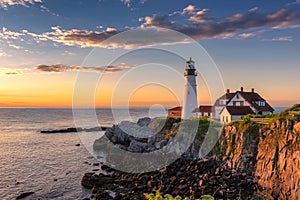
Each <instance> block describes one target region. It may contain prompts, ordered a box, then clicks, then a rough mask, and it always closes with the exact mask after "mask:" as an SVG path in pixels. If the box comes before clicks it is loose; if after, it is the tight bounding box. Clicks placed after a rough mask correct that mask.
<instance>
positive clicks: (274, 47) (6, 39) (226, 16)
mask: <svg viewBox="0 0 300 200" xmlns="http://www.w3.org/2000/svg"><path fill="white" fill-rule="evenodd" d="M299 22H300V2H299V1H295V0H277V1H273V0H263V1H262V0H261V1H258V0H249V1H234V0H227V1H223V0H201V1H199V0H197V1H192V0H185V1H183V0H172V1H167V0H89V1H78V0H73V1H69V0H0V107H71V106H72V105H76V106H91V105H95V106H98V107H110V106H127V105H130V106H139V107H144V106H147V107H149V106H155V105H161V106H166V107H171V106H176V105H178V104H181V103H182V99H183V90H184V84H185V80H184V77H183V73H184V69H185V61H186V60H188V59H189V57H192V58H193V59H194V60H195V61H196V67H197V71H198V76H197V81H198V82H197V85H198V100H199V103H200V104H211V103H212V102H213V101H214V99H215V98H216V97H217V96H218V95H222V93H224V92H225V91H226V89H227V88H228V89H230V90H231V91H236V90H239V88H240V87H241V86H243V87H244V90H249V91H250V90H251V88H255V90H256V91H257V92H258V93H259V94H261V96H262V97H263V98H265V99H266V100H268V102H269V103H270V104H271V105H272V106H274V107H279V106H291V105H293V104H296V103H299V102H300V90H299V89H298V86H299V85H300V79H299V74H300V64H299V63H300V57H299V47H300V32H299V30H300V23H299Z"/></svg>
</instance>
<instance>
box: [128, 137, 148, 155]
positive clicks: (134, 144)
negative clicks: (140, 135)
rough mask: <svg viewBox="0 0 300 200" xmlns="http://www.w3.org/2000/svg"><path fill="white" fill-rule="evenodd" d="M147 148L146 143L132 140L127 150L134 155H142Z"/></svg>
mask: <svg viewBox="0 0 300 200" xmlns="http://www.w3.org/2000/svg"><path fill="white" fill-rule="evenodd" d="M147 147H148V145H147V144H146V143H143V142H139V141H136V140H132V141H131V142H130V145H129V147H128V149H127V150H128V151H130V152H134V153H142V152H144V151H145V150H146V149H147Z"/></svg>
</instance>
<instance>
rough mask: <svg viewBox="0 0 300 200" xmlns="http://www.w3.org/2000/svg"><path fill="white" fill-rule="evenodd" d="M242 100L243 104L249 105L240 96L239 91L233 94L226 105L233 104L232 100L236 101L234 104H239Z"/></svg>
mask: <svg viewBox="0 0 300 200" xmlns="http://www.w3.org/2000/svg"><path fill="white" fill-rule="evenodd" d="M237 95H239V98H237ZM241 101H242V102H244V105H243V106H251V105H250V104H249V103H248V102H247V101H246V100H245V99H244V97H242V96H241V95H240V94H239V93H237V94H235V95H234V96H233V97H232V99H231V100H230V101H229V102H228V104H227V106H234V105H233V102H237V103H236V105H235V106H241V105H240V104H239V102H241Z"/></svg>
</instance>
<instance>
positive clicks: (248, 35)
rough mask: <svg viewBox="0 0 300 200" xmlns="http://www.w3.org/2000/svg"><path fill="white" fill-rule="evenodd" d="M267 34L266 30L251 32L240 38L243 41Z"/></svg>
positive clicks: (240, 35) (243, 34) (242, 34)
mask: <svg viewBox="0 0 300 200" xmlns="http://www.w3.org/2000/svg"><path fill="white" fill-rule="evenodd" d="M263 32H265V31H264V30H259V31H255V32H251V33H241V34H239V35H238V36H239V37H240V38H241V39H246V38H251V37H255V36H257V35H259V34H261V33H263Z"/></svg>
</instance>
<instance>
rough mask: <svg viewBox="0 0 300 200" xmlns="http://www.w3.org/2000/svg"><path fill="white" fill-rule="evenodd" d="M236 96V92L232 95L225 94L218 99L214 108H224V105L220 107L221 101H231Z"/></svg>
mask: <svg viewBox="0 0 300 200" xmlns="http://www.w3.org/2000/svg"><path fill="white" fill-rule="evenodd" d="M234 95H235V92H234V93H232V92H230V93H225V94H224V95H223V96H221V97H220V98H218V99H217V100H216V102H215V104H214V106H224V105H220V100H221V99H224V100H229V99H231V98H232V97H233V96H234Z"/></svg>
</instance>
